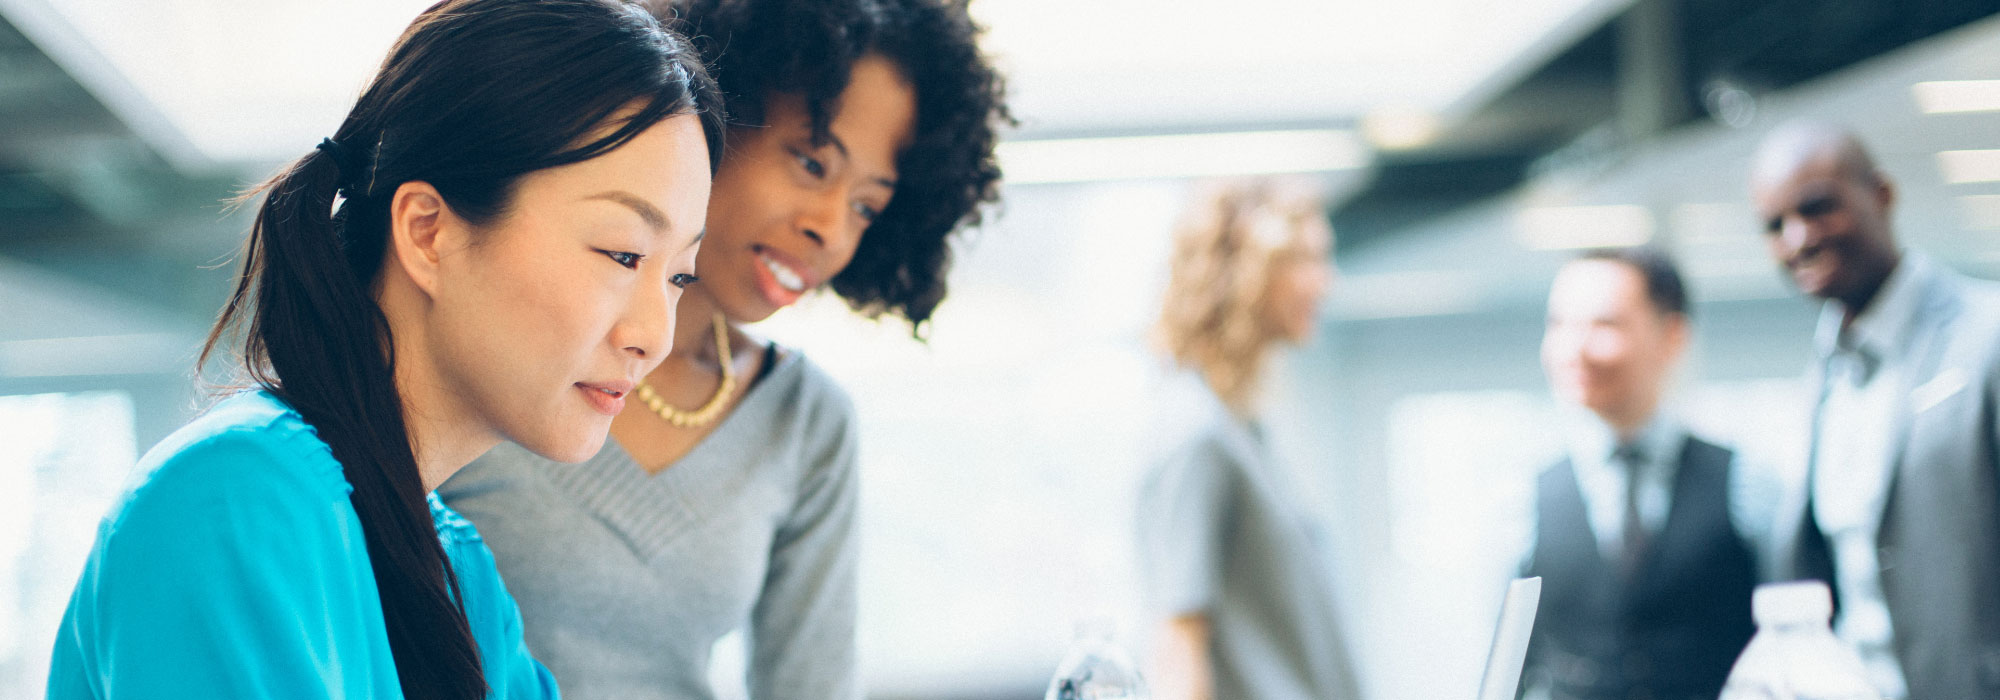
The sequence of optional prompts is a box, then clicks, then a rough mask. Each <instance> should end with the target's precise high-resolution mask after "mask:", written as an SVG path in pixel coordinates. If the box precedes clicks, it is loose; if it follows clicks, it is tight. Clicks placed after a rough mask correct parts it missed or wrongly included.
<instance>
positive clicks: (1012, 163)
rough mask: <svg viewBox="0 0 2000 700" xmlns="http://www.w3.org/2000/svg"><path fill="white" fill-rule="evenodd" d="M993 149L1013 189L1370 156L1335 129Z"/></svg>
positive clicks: (1290, 167)
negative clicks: (995, 150) (997, 153)
mask: <svg viewBox="0 0 2000 700" xmlns="http://www.w3.org/2000/svg"><path fill="white" fill-rule="evenodd" d="M999 150H1000V152H999V156H1000V166H1001V167H1002V168H1003V169H1005V171H1006V179H1007V182H1008V183H1011V184H1016V185H1021V184H1036V183H1053V182H1090V181H1102V180H1141V179H1150V178H1182V177H1217V176H1231V175H1263V174H1277V173H1309V172H1326V171H1333V170H1351V169H1354V168H1359V167H1362V166H1365V165H1367V164H1368V160H1369V158H1370V154H1369V151H1368V148H1367V147H1366V146H1364V145H1362V143H1361V141H1360V139H1357V138H1355V136H1354V134H1353V132H1349V131H1343V130H1311V131H1243V132H1232V133H1213V134H1175V135H1170V136H1121V137H1112V138H1092V139H1048V140H1038V141H1009V142H1006V143H1002V144H1000V149H999Z"/></svg>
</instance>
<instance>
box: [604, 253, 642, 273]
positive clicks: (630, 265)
mask: <svg viewBox="0 0 2000 700" xmlns="http://www.w3.org/2000/svg"><path fill="white" fill-rule="evenodd" d="M597 252H599V253H603V254H604V257H607V258H611V261H612V262H615V263H618V264H619V265H622V266H624V267H625V269H627V270H637V269H639V261H641V260H645V259H646V256H644V255H640V254H638V253H627V252H624V251H617V250H599V251H597Z"/></svg>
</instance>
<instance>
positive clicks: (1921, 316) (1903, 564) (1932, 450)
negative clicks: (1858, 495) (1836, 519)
mask: <svg viewBox="0 0 2000 700" xmlns="http://www.w3.org/2000/svg"><path fill="white" fill-rule="evenodd" d="M1933 269H1935V270H1936V274H1935V275H1933V276H1932V278H1931V280H1930V282H1929V283H1928V284H1927V285H1926V288H1925V289H1923V292H1922V303H1921V304H1920V306H1919V309H1920V310H1919V311H1918V313H1917V317H1916V318H1915V320H1914V322H1913V323H1912V331H1911V335H1910V337H1909V338H1908V339H1906V345H1905V346H1904V350H1905V351H1906V352H1907V353H1909V354H1908V355H1907V357H1908V358H1910V360H1909V362H1910V365H1909V367H1910V368H1911V371H1910V372H1907V373H1906V376H1905V377H1904V378H1903V380H1904V382H1905V386H1904V387H1903V390H1902V391H1900V392H1898V394H1897V396H1898V398H1899V400H1900V403H1899V405H1898V406H1897V407H1896V413H1895V418H1894V419H1893V420H1894V424H1893V425H1892V426H1891V430H1893V431H1894V433H1892V435H1893V438H1892V439H1893V442H1892V443H1891V444H1893V445H1894V446H1895V448H1894V450H1893V453H1894V455H1895V457H1894V459H1895V460H1896V463H1895V464H1894V465H1892V468H1893V470H1894V471H1893V472H1892V473H1893V476H1892V480H1891V482H1890V486H1889V496H1888V499H1887V503H1886V506H1885V507H1884V512H1883V516H1882V517H1883V520H1882V527H1881V531H1880V533H1879V536H1878V542H1877V547H1878V552H1879V555H1880V561H1881V565H1882V588H1883V591H1884V594H1885V597H1886V599H1887V602H1888V605H1889V612H1890V617H1891V618H1892V620H1893V623H1894V626H1895V637H1896V640H1895V641H1896V656H1897V659H1898V661H1899V662H1900V663H1901V665H1902V667H1903V675H1904V676H1905V678H1906V679H1907V680H1908V682H1909V690H1910V698H1911V700H2000V454H1996V452H2000V447H1996V445H2000V285H1995V284H1993V283H1991V282H1985V281H1977V280H1973V279H1970V278H1967V277H1964V276H1962V275H1959V274H1956V273H1954V272H1952V271H1950V270H1948V269H1945V268H1944V267H1943V266H1941V265H1937V266H1934V268H1933ZM1809 377H1810V383H1811V385H1812V388H1813V389H1814V390H1815V394H1814V395H1818V396H1823V395H1824V394H1823V393H1821V392H1822V391H1823V390H1824V388H1825V387H1824V382H1825V377H1824V376H1822V370H1821V369H1820V368H1818V367H1815V368H1814V369H1813V370H1812V372H1811V373H1810V375H1809ZM1819 419H1820V416H1819V415H1818V409H1817V408H1815V410H1814V415H1813V422H1814V424H1815V425H1817V424H1818V422H1819ZM1806 492H1807V493H1808V494H1809V493H1810V492H1811V489H1810V488H1807V489H1806ZM1808 498H1809V496H1807V497H1804V498H1800V499H1797V500H1796V501H1795V502H1794V507H1792V508H1790V509H1789V511H1790V515H1791V519H1790V521H1789V523H1790V524H1789V525H1787V524H1785V523H1786V521H1780V527H1779V528H1778V532H1779V533H1781V535H1789V536H1784V537H1781V541H1780V542H1778V543H1777V549H1776V551H1775V556H1774V557H1773V559H1774V560H1775V561H1776V562H1778V563H1779V564H1780V566H1782V567H1787V568H1784V569H1780V571H1779V572H1778V573H1779V574H1780V575H1781V576H1782V578H1818V579H1822V580H1826V581H1829V582H1830V581H1832V580H1833V576H1832V573H1833V566H1832V558H1831V556H1830V555H1829V552H1828V545H1827V542H1826V539H1825V537H1824V536H1822V535H1821V534H1820V531H1819V527H1818V525H1817V524H1816V523H1815V522H1814V521H1813V518H1812V509H1811V507H1810V503H1809V501H1808V500H1806V499H1808Z"/></svg>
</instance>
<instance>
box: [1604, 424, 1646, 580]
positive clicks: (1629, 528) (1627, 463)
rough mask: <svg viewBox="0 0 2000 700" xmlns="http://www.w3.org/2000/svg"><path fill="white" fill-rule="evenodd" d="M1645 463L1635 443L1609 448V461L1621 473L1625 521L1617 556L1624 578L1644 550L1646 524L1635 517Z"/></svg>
mask: <svg viewBox="0 0 2000 700" xmlns="http://www.w3.org/2000/svg"><path fill="white" fill-rule="evenodd" d="M1645 463H1646V456H1645V454H1643V453H1641V452H1640V451H1639V447H1638V446H1637V445H1630V444H1627V445H1620V446H1618V449H1616V450H1613V451H1612V452H1611V464H1612V465H1613V466H1616V467H1618V468H1619V469H1620V470H1621V471H1623V472H1624V473H1625V522H1624V524H1623V526H1622V527H1621V528H1620V530H1621V532H1622V535H1623V536H1622V537H1621V540H1622V541H1621V544H1620V546H1619V551H1618V560H1619V565H1620V568H1621V570H1622V571H1623V572H1624V574H1625V576H1626V578H1631V577H1632V575H1633V574H1636V573H1638V569H1639V560H1640V557H1642V556H1644V555H1645V553H1646V524H1645V522H1644V521H1642V520H1640V518H1639V485H1640V478H1639V477H1640V474H1639V470H1640V466H1641V465H1643V464H1645Z"/></svg>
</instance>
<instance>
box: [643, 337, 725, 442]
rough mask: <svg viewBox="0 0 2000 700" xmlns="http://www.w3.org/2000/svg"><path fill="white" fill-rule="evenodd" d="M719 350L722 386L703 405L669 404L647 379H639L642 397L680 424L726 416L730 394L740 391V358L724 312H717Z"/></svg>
mask: <svg viewBox="0 0 2000 700" xmlns="http://www.w3.org/2000/svg"><path fill="white" fill-rule="evenodd" d="M715 354H716V359H717V360H719V361H721V362H722V386H719V387H716V388H715V395H714V396H711V397H709V398H708V403H705V404H702V405H701V408H697V409H695V410H692V411H683V410H680V409H678V408H674V407H672V406H668V405H667V400H666V399H664V398H661V397H660V394H659V393H658V392H655V391H653V387H652V385H650V384H647V383H645V382H643V381H641V382H639V400H640V401H643V402H645V404H646V408H650V409H653V412H654V413H657V414H660V417H661V418H663V419H666V421H667V422H668V423H671V424H673V426H674V427H676V428H700V427H703V426H706V425H708V424H710V423H714V422H715V419H716V418H718V417H721V416H722V410H723V409H725V408H728V407H729V397H730V396H731V395H732V394H735V393H736V362H735V360H734V359H733V358H731V357H730V356H729V324H728V322H727V321H725V320H723V318H722V314H716V315H715Z"/></svg>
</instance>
